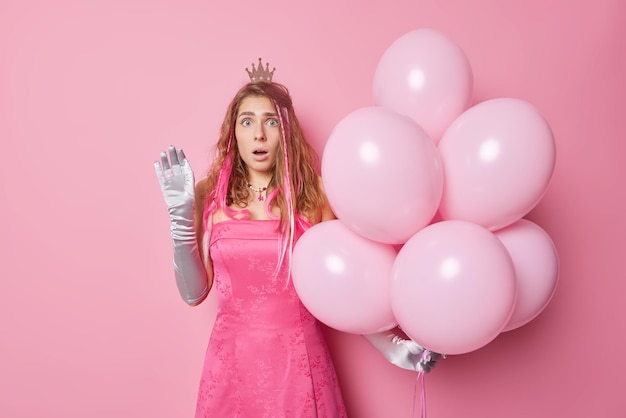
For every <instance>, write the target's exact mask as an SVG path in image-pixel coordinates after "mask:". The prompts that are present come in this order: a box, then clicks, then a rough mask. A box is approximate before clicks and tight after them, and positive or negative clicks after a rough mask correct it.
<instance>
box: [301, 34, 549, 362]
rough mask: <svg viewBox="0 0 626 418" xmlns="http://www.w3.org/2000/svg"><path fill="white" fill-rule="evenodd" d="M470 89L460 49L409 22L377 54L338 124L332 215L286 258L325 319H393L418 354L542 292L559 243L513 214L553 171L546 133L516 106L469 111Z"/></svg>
mask: <svg viewBox="0 0 626 418" xmlns="http://www.w3.org/2000/svg"><path fill="white" fill-rule="evenodd" d="M472 94H473V74H472V69H471V66H470V64H469V61H468V59H467V57H466V55H465V53H464V52H463V51H462V49H461V48H460V47H459V46H458V45H457V44H455V43H454V42H453V41H452V40H450V39H449V38H448V37H447V36H445V35H444V34H442V33H440V32H438V31H436V30H431V29H419V30H415V31H412V32H409V33H407V34H405V35H404V36H402V37H400V38H398V39H397V40H396V41H395V42H394V43H393V44H392V45H391V46H390V47H389V48H388V49H387V51H386V52H385V53H384V54H383V56H382V58H381V59H380V62H379V64H378V67H377V69H376V73H375V76H374V80H373V97H374V105H373V106H370V107H365V108H361V109H357V110H355V111H354V112H352V113H350V114H348V115H347V116H345V117H344V118H343V119H342V120H341V121H340V122H339V123H338V124H337V125H336V126H335V128H334V130H333V131H332V133H331V135H330V137H329V138H328V141H327V143H326V146H325V148H324V153H323V155H322V179H323V184H324V188H325V190H326V193H327V196H328V199H329V202H330V205H331V207H332V209H333V211H334V212H335V214H336V215H337V218H338V219H337V220H334V221H330V222H323V223H320V224H318V225H315V226H314V227H312V228H311V229H309V230H308V231H307V232H306V233H305V234H304V235H303V236H302V237H301V238H300V239H299V241H298V242H297V244H296V246H295V248H294V254H293V258H292V271H293V281H294V285H295V287H296V290H297V292H298V294H299V296H300V297H301V299H302V302H303V303H304V305H305V306H306V307H307V308H308V309H309V310H310V311H311V313H312V314H313V315H315V316H316V317H317V318H318V319H319V320H320V321H322V322H323V323H325V324H326V325H328V326H330V327H332V328H335V329H338V330H340V331H344V332H349V333H357V334H368V333H374V332H378V331H384V330H387V329H391V328H393V327H395V326H397V325H399V326H400V327H401V328H402V329H403V331H404V332H406V333H407V335H409V337H411V338H412V339H413V340H415V341H416V342H418V343H419V344H420V345H422V346H424V347H426V348H428V349H429V350H432V351H436V352H439V353H446V354H462V353H467V352H470V351H473V350H476V349H478V348H480V347H483V346H484V345H486V344H488V343H489V342H491V341H492V340H493V339H494V338H496V337H497V336H498V335H499V334H500V333H501V332H504V331H509V330H512V329H515V328H518V327H520V326H522V325H524V324H526V323H528V322H529V321H531V320H532V319H533V318H535V317H536V316H537V315H538V314H539V313H540V312H541V311H542V310H543V309H544V308H545V306H546V305H547V304H548V302H549V301H550V299H551V298H552V296H553V294H554V291H555V288H556V285H557V281H558V255H557V251H556V249H555V247H554V244H553V242H552V240H551V239H550V237H549V236H548V234H547V233H546V232H545V231H544V230H543V229H542V228H541V227H539V226H538V225H537V224H535V223H533V222H531V221H529V220H527V219H523V217H524V216H525V215H526V214H528V213H529V212H530V211H531V210H532V209H533V208H534V207H535V206H536V204H537V203H538V202H539V201H540V199H541V198H542V197H543V195H544V193H545V191H546V189H547V187H548V184H549V182H550V180H551V178H552V174H553V171H554V165H555V159H556V150H555V142H554V138H553V135H552V131H551V129H550V126H549V125H548V123H547V122H546V120H545V119H544V118H543V117H542V115H541V114H540V113H539V112H538V111H537V109H536V108H534V107H533V106H532V105H531V104H529V103H527V102H524V101H522V100H518V99H514V98H498V99H493V100H488V101H485V102H482V103H478V104H475V105H472V103H471V101H472Z"/></svg>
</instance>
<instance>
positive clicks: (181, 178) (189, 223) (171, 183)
mask: <svg viewBox="0 0 626 418" xmlns="http://www.w3.org/2000/svg"><path fill="white" fill-rule="evenodd" d="M168 151H169V160H168V158H167V154H166V153H165V152H164V151H162V152H161V155H160V160H161V161H160V163H159V161H155V162H154V168H155V170H156V175H157V178H158V180H159V184H160V185H161V192H162V193H163V198H164V199H165V203H166V204H167V210H168V212H169V215H170V223H171V224H170V231H171V235H172V243H173V246H174V274H175V276H176V286H177V287H178V291H179V293H180V296H181V297H182V298H183V300H184V301H185V302H186V303H187V304H189V305H192V306H193V305H197V304H198V303H200V302H202V301H203V300H204V298H205V297H206V295H207V294H208V292H209V285H208V279H207V271H206V268H205V267H204V263H203V262H202V259H201V257H200V252H199V251H198V242H197V240H196V231H195V228H194V221H193V217H194V198H195V192H194V187H195V181H194V175H193V170H192V169H191V166H190V165H189V161H187V158H185V154H184V153H183V151H182V150H181V149H176V148H175V147H173V146H170V147H169V150H168Z"/></svg>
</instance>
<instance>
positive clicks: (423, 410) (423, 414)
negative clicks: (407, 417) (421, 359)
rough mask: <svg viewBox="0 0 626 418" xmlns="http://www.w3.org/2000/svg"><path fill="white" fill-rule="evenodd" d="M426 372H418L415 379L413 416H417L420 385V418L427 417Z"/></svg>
mask: <svg viewBox="0 0 626 418" xmlns="http://www.w3.org/2000/svg"><path fill="white" fill-rule="evenodd" d="M424 374H425V373H424V372H418V373H417V380H415V392H414V394H413V416H414V417H417V415H416V409H417V390H418V386H419V390H420V416H419V418H426V384H425V382H424Z"/></svg>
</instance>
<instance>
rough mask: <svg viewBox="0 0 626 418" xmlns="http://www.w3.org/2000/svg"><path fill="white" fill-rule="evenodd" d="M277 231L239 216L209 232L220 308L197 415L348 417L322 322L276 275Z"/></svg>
mask: <svg viewBox="0 0 626 418" xmlns="http://www.w3.org/2000/svg"><path fill="white" fill-rule="evenodd" d="M277 228H278V221H276V220H234V219H233V220H226V221H222V222H218V223H216V224H214V225H213V227H212V231H211V237H210V247H209V248H210V254H211V259H212V260H213V270H214V274H215V275H214V277H215V286H216V289H217V292H218V308H217V316H216V320H215V325H214V327H213V332H212V334H211V338H210V340H209V345H208V348H207V352H206V358H205V362H204V369H203V371H202V379H201V382H200V389H199V392H198V404H197V409H196V418H200V417H202V418H206V417H211V418H234V417H241V418H264V417H267V418H280V417H285V418H314V417H318V418H339V417H346V410H345V407H344V404H343V399H342V397H341V392H340V389H339V385H338V382H337V376H336V374H335V369H334V367H333V363H332V359H331V357H330V354H329V352H328V348H327V346H326V343H325V340H324V336H323V334H322V332H321V329H320V326H319V323H318V322H317V320H316V319H315V318H314V317H313V316H312V315H311V314H310V313H309V312H308V311H307V310H306V308H305V307H304V306H303V305H302V303H301V302H300V299H299V298H298V295H297V294H296V292H295V290H294V287H293V284H292V282H291V280H288V277H287V267H285V266H283V269H282V270H281V272H280V273H279V274H278V275H277V276H276V277H272V273H273V272H274V269H275V266H276V263H277V261H278V252H279V248H280V242H281V238H280V233H279V232H278V230H277ZM284 264H285V265H286V263H284Z"/></svg>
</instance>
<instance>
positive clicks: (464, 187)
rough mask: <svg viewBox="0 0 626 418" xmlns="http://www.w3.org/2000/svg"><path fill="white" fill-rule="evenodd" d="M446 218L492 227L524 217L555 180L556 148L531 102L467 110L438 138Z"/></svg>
mask: <svg viewBox="0 0 626 418" xmlns="http://www.w3.org/2000/svg"><path fill="white" fill-rule="evenodd" d="M439 153H440V154H441V159H442V163H443V170H444V178H445V182H444V188H443V195H442V198H441V206H440V208H439V212H440V214H441V216H442V218H443V219H446V220H449V219H458V220H465V221H469V222H474V223H477V224H479V225H482V226H484V227H485V228H487V229H489V230H491V231H494V230H497V229H500V228H503V227H505V226H507V225H510V224H512V223H513V222H515V221H517V220H519V219H520V218H522V217H523V216H525V215H526V214H527V213H528V212H529V211H530V210H531V209H532V208H533V207H534V206H535V205H536V204H537V203H538V202H539V200H540V199H541V198H542V197H543V195H544V193H545V190H546V188H547V187H548V184H549V182H550V180H551V178H552V174H553V171H554V164H555V159H556V146H555V142H554V138H553V136H552V131H551V129H550V126H549V125H548V123H547V122H546V120H545V119H544V118H543V117H542V116H541V114H539V112H538V111H537V110H536V109H535V108H534V107H533V106H532V105H530V104H529V103H527V102H524V101H522V100H518V99H510V98H501V99H494V100H489V101H486V102H483V103H480V104H478V105H476V106H474V107H472V108H470V109H469V110H467V111H466V112H464V113H463V114H462V115H461V116H459V118H458V119H457V120H455V121H454V123H452V125H451V126H450V127H449V128H448V129H447V130H446V132H445V133H444V135H443V137H442V138H441V141H440V142H439Z"/></svg>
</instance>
